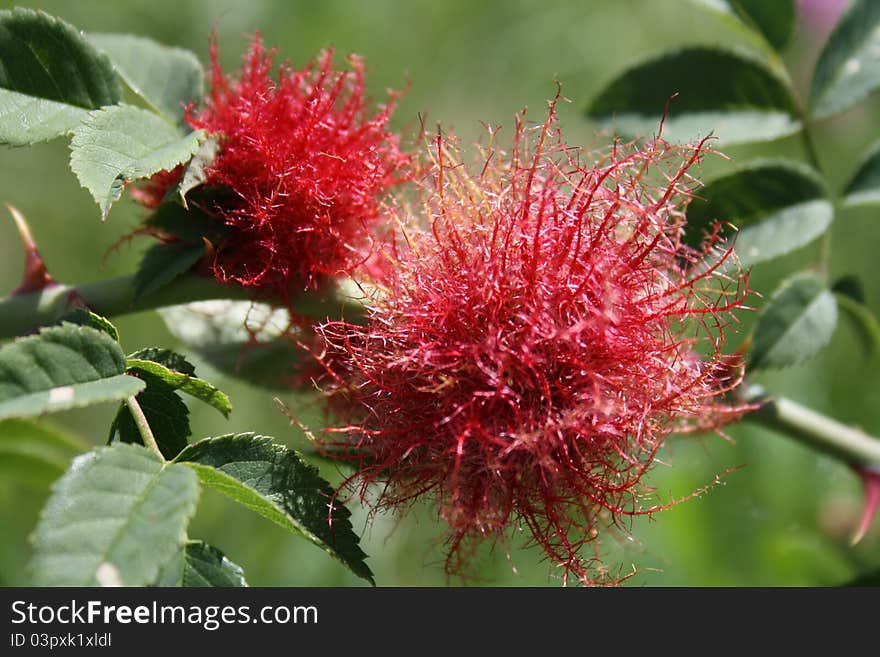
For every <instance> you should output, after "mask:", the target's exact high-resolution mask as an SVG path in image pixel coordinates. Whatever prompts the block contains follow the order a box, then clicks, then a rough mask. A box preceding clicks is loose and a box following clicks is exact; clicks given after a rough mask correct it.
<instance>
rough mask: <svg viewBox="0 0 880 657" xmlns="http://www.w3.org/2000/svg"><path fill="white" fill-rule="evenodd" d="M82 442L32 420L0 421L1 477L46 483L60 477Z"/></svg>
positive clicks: (82, 446)
mask: <svg viewBox="0 0 880 657" xmlns="http://www.w3.org/2000/svg"><path fill="white" fill-rule="evenodd" d="M84 449H85V445H83V444H81V443H80V442H78V441H77V440H74V439H73V438H71V437H69V436H68V435H66V434H64V433H62V432H60V431H59V430H58V429H55V428H54V427H50V426H48V425H46V424H43V423H37V422H33V421H31V420H0V479H2V480H5V481H24V482H29V483H38V484H47V483H50V482H52V481H54V480H55V479H57V478H58V477H60V476H61V475H62V474H63V473H64V471H65V470H66V469H67V466H68V464H69V463H70V459H71V458H73V456H74V455H75V454H77V453H78V452H81V451H83V450H84Z"/></svg>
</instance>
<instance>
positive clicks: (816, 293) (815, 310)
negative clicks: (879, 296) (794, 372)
mask: <svg viewBox="0 0 880 657" xmlns="http://www.w3.org/2000/svg"><path fill="white" fill-rule="evenodd" d="M836 325H837V304H836V303H835V302H834V296H833V295H832V294H831V292H830V291H829V290H828V289H827V288H826V287H825V285H824V284H823V283H822V281H821V280H819V279H818V278H817V277H816V276H815V275H813V274H810V273H803V274H797V275H796V276H794V277H792V278H790V279H789V280H788V281H786V282H785V283H783V284H782V285H781V286H780V287H779V289H777V290H776V292H774V293H773V296H772V297H770V301H769V302H768V303H767V306H766V308H764V312H763V313H762V314H761V316H760V317H759V318H758V323H757V324H756V326H755V332H754V335H753V337H752V348H751V351H750V352H749V355H748V358H747V363H746V367H747V368H751V369H761V368H769V367H787V366H789V365H795V364H797V363H799V362H801V361H803V360H806V359H807V358H811V357H812V356H814V355H816V353H818V352H819V350H820V349H822V347H824V346H825V345H826V344H828V341H829V340H831V335H832V333H834V327H835V326H836Z"/></svg>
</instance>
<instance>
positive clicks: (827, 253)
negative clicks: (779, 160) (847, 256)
mask: <svg viewBox="0 0 880 657" xmlns="http://www.w3.org/2000/svg"><path fill="white" fill-rule="evenodd" d="M801 122H802V123H803V126H804V127H803V130H801V138H802V140H803V142H804V150H805V151H806V153H807V160H808V161H809V163H810V164H811V165H812V166H813V168H814V169H815V170H816V171H818V172H819V174H821V176H822V178H824V179H825V180H826V184H827V179H828V176H826V175H825V171H824V170H823V168H822V162H821V161H820V160H819V152H818V151H817V150H816V143H815V142H814V141H813V133H812V131H811V129H810V122H809V118H808V117H807V116H806V114H803V115H802V116H801ZM831 205H832V206H833V208H834V210H833V212H834V216H836V215H837V210H838V202H837V196H836V195H835V194H833V193H832V194H831ZM830 260H831V227H830V226H829V227H828V229H827V230H826V231H825V232H824V233H822V236H821V237H820V238H819V262H818V265H819V271H821V272H822V274H823V275H824V276H827V275H828V264H829V261H830Z"/></svg>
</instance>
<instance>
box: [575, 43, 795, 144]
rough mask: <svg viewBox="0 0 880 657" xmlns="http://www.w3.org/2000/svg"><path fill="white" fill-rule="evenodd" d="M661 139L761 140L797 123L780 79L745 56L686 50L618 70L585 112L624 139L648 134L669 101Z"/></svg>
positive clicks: (786, 131) (713, 50)
mask: <svg viewBox="0 0 880 657" xmlns="http://www.w3.org/2000/svg"><path fill="white" fill-rule="evenodd" d="M674 94H678V96H677V97H676V98H675V99H674V100H672V102H671V104H670V106H669V115H668V116H667V117H666V120H665V122H664V123H663V137H664V138H666V139H667V140H669V141H693V140H696V139H700V138H702V137H705V136H707V135H709V134H710V133H711V134H714V135H715V136H717V137H718V139H719V141H720V142H722V143H724V144H736V143H744V142H756V141H765V140H770V139H777V138H779V137H783V136H785V135H790V134H792V133H794V132H797V131H798V130H800V128H801V124H800V121H799V120H798V118H797V116H798V112H797V107H796V104H795V102H794V100H793V98H792V95H791V92H790V90H789V88H788V86H787V84H786V83H785V82H784V81H783V80H782V79H781V78H779V77H778V76H777V75H776V74H774V73H773V72H772V71H771V70H770V69H769V68H768V67H767V66H766V65H765V64H764V63H762V62H761V61H759V60H758V59H756V58H754V57H752V56H751V55H746V54H743V53H738V52H734V51H729V50H721V49H718V48H709V47H691V48H686V49H683V50H680V51H677V52H671V53H665V54H662V55H660V56H656V57H652V58H650V59H647V60H644V61H641V62H639V63H637V64H635V65H634V66H632V67H631V68H629V69H627V70H626V71H624V72H623V73H621V74H620V75H618V76H617V77H616V78H615V79H614V80H613V81H612V82H611V83H610V84H609V85H608V86H607V87H605V89H604V90H603V91H602V92H600V93H599V95H598V96H597V97H596V98H595V99H594V100H593V101H592V103H590V105H589V107H588V108H587V112H586V113H587V116H588V117H589V118H592V119H594V120H596V121H599V122H600V123H604V124H607V125H613V126H614V127H615V128H616V130H617V132H618V133H619V134H621V135H624V136H627V137H642V136H646V135H651V134H655V133H656V132H657V130H658V128H659V126H660V120H661V118H662V115H663V111H664V109H665V107H666V105H667V102H668V101H669V99H670V98H671V97H672V96H673V95H674Z"/></svg>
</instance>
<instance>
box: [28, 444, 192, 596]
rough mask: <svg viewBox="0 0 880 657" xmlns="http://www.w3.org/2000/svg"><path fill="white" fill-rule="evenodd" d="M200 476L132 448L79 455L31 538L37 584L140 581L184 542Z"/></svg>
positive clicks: (54, 491)
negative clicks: (197, 476)
mask: <svg viewBox="0 0 880 657" xmlns="http://www.w3.org/2000/svg"><path fill="white" fill-rule="evenodd" d="M198 496H199V485H198V480H197V478H196V477H195V476H194V474H193V473H192V471H190V470H189V469H188V468H186V467H183V466H181V465H174V464H165V463H163V462H162V461H161V460H160V459H159V457H158V456H156V455H155V454H153V453H152V452H150V451H149V450H147V449H145V448H143V447H140V446H137V445H121V444H119V445H114V446H112V447H104V448H100V449H97V450H94V451H92V452H89V453H88V454H83V455H82V456H79V457H77V458H76V459H75V460H74V462H73V464H72V465H71V467H70V469H69V470H68V471H67V473H66V474H65V475H64V476H63V477H62V478H61V479H60V480H59V481H58V482H57V483H56V484H55V485H54V486H53V487H52V495H51V497H50V498H49V500H48V502H47V503H46V506H45V507H44V508H43V511H42V513H41V514H40V520H39V522H38V523H37V528H36V530H35V531H34V535H33V544H34V556H33V559H32V560H31V563H30V571H31V574H32V576H33V582H34V584H35V585H36V586H95V585H113V584H116V585H118V584H122V585H125V586H145V585H148V584H151V583H152V582H154V581H155V580H156V577H157V576H158V574H159V570H160V568H161V566H162V565H163V564H164V563H165V562H166V561H167V560H169V559H171V558H172V557H173V556H174V554H175V553H176V552H177V551H178V550H179V549H180V548H181V546H182V545H183V544H184V542H185V541H186V526H187V524H188V523H189V520H190V518H191V517H192V516H193V514H194V513H195V508H196V502H197V500H198Z"/></svg>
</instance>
